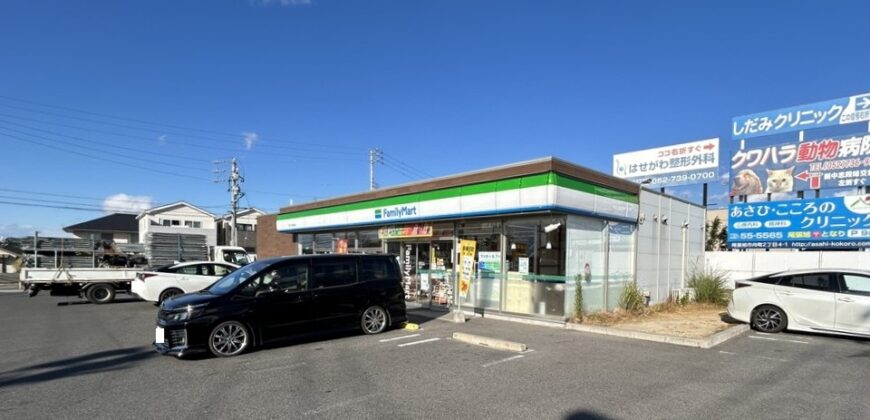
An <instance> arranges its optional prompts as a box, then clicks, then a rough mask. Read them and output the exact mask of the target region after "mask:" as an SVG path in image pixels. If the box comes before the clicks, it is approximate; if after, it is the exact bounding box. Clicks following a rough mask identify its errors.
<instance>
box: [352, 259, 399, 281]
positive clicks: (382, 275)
mask: <svg viewBox="0 0 870 420" xmlns="http://www.w3.org/2000/svg"><path fill="white" fill-rule="evenodd" d="M359 276H360V279H361V280H362V281H366V280H385V279H390V278H396V277H398V272H397V271H396V266H395V265H394V264H392V261H391V260H389V259H387V258H363V259H362V260H360V262H359Z"/></svg>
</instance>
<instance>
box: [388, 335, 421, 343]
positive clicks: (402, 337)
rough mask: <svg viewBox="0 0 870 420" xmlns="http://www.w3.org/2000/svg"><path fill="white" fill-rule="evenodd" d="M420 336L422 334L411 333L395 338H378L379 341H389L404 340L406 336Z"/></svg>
mask: <svg viewBox="0 0 870 420" xmlns="http://www.w3.org/2000/svg"><path fill="white" fill-rule="evenodd" d="M419 336H420V334H411V335H403V336H399V337H393V338H385V339H383V340H378V341H379V342H381V343H386V342H387V341H396V340H404V339H406V338H414V337H419Z"/></svg>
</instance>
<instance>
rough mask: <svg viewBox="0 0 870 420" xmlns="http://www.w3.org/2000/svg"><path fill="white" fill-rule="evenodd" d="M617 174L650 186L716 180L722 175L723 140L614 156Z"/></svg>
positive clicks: (697, 142) (684, 144)
mask: <svg viewBox="0 0 870 420" xmlns="http://www.w3.org/2000/svg"><path fill="white" fill-rule="evenodd" d="M613 176H616V177H619V178H623V179H627V180H629V181H634V182H637V183H643V182H644V181H646V180H650V182H648V183H646V184H647V185H649V186H650V187H671V186H676V185H687V184H701V183H705V182H712V181H714V180H716V178H717V177H718V176H719V139H718V138H712V139H707V140H699V141H693V142H689V143H680V144H675V145H671V146H665V147H657V148H655V149H646V150H639V151H636V152H628V153H621V154H618V155H613Z"/></svg>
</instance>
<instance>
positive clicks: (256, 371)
mask: <svg viewBox="0 0 870 420" xmlns="http://www.w3.org/2000/svg"><path fill="white" fill-rule="evenodd" d="M303 365H305V363H304V362H301V363H294V364H292V365H287V366H275V367H270V368H265V369H256V370H251V371H248V373H263V372H271V371H274V370H284V369H293V368H295V367H299V366H303Z"/></svg>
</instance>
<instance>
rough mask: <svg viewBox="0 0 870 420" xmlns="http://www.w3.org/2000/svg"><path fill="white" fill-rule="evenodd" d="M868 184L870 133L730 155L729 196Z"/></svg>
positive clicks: (762, 147) (738, 151)
mask: <svg viewBox="0 0 870 420" xmlns="http://www.w3.org/2000/svg"><path fill="white" fill-rule="evenodd" d="M866 185H870V134H862V135H856V136H844V137H830V138H823V139H818V140H806V141H797V140H795V141H794V142H791V143H785V144H776V145H770V146H756V147H747V148H745V149H742V150H736V151H735V152H734V154H733V155H732V156H731V195H732V196H740V195H752V194H764V193H774V194H775V193H789V192H794V191H803V190H810V189H812V190H814V189H821V188H841V187H863V186H866Z"/></svg>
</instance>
